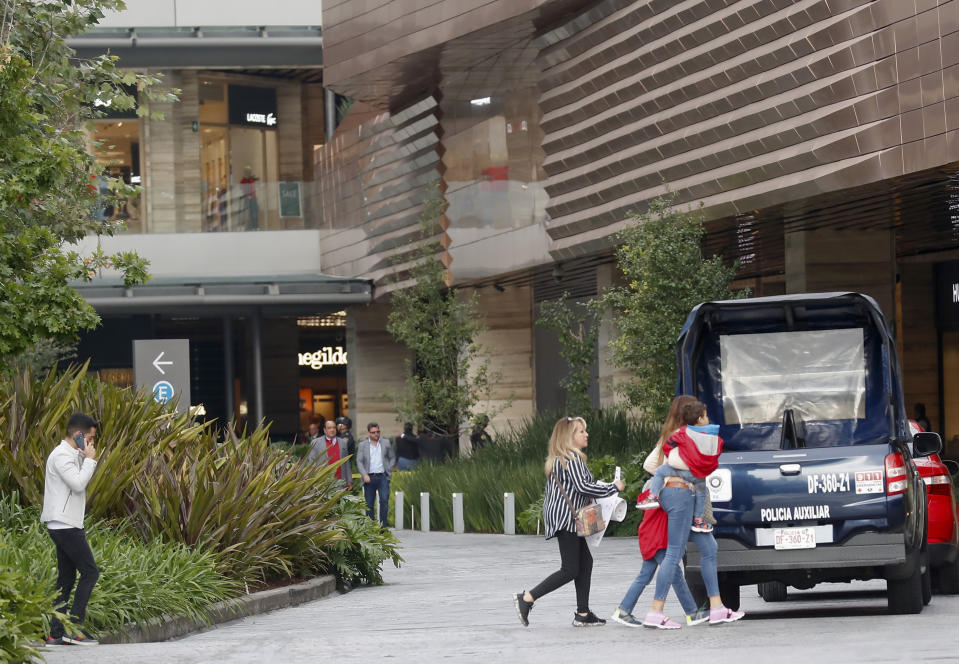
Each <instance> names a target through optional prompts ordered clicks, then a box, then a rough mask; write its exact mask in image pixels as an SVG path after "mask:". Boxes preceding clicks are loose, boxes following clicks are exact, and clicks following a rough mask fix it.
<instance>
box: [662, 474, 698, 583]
mask: <svg viewBox="0 0 959 664" xmlns="http://www.w3.org/2000/svg"><path fill="white" fill-rule="evenodd" d="M693 501H694V496H693V492H692V491H690V490H689V489H682V488H679V487H671V486H668V487H665V488H664V489H663V490H662V492H661V493H660V494H659V505H660V507H661V508H662V509H663V510H665V511H666V516H667V517H668V523H669V525H668V528H669V536H668V542H669V546H668V547H666V555H665V556H664V557H663V563H662V565H660V567H659V574H657V575H656V592H655V594H654V595H653V597H654V598H655V599H658V600H665V599H666V595H668V594H669V587H670V586H671V585H673V584H674V583H682V585H684V586H685V585H686V579H685V578H684V577H683V575H682V573H681V572H680V571H679V562H680V561H681V560H682V559H683V555H685V553H686V540H688V539H689V527H690V526H691V525H692V523H693ZM686 591H687V592H688V591H689V588H688V587H687V588H686Z"/></svg>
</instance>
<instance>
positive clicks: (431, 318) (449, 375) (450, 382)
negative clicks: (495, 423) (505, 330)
mask: <svg viewBox="0 0 959 664" xmlns="http://www.w3.org/2000/svg"><path fill="white" fill-rule="evenodd" d="M430 187H431V190H430V193H429V194H428V195H427V197H426V199H425V200H424V203H423V212H422V213H421V214H420V219H419V221H420V229H421V234H420V235H421V237H420V238H419V240H418V244H417V246H416V247H414V248H413V249H412V257H413V263H412V266H411V267H410V270H409V279H410V281H411V285H410V286H408V287H406V288H402V289H399V290H396V291H394V292H393V296H392V308H391V310H390V315H389V318H388V320H387V325H386V329H387V331H388V332H389V333H390V334H391V335H393V338H395V339H396V340H397V341H398V342H399V343H401V344H403V345H404V346H406V348H408V349H409V351H410V355H411V358H410V359H409V360H407V370H408V372H409V376H408V378H407V382H406V389H405V390H404V392H403V393H402V394H398V395H393V397H394V402H395V403H396V408H397V411H398V412H399V415H400V417H401V418H403V419H404V420H405V421H407V422H413V423H416V424H417V425H418V426H419V428H420V429H421V430H425V431H428V432H429V433H431V434H432V435H435V436H439V437H443V438H457V437H458V436H459V431H460V427H461V426H463V425H465V424H466V423H467V422H469V421H470V420H471V419H473V417H474V415H476V414H477V413H476V407H477V405H479V403H480V402H481V401H483V400H486V399H488V397H489V393H490V389H491V387H492V385H493V383H494V382H495V381H496V380H497V376H496V375H495V374H494V373H493V372H492V371H491V370H490V365H489V360H488V359H487V358H486V357H484V352H483V348H482V347H481V346H480V345H479V344H478V343H477V342H476V338H477V336H478V335H479V334H480V333H482V332H483V331H485V330H486V328H485V326H484V325H483V323H482V319H481V317H480V314H479V311H478V303H477V297H476V293H473V294H472V295H471V296H470V297H468V298H461V297H459V295H458V293H457V291H456V290H455V289H453V288H450V287H449V286H448V285H447V283H446V276H447V273H446V267H445V266H444V265H443V262H442V261H441V260H440V258H439V245H438V244H437V243H436V242H434V241H432V238H434V237H435V235H436V228H437V221H438V220H439V219H440V217H442V215H443V211H444V208H445V204H446V203H445V200H444V199H443V196H442V194H441V193H440V191H439V188H438V186H437V185H436V184H433V185H430ZM484 412H485V413H487V414H488V415H491V413H490V410H489V409H485V410H484Z"/></svg>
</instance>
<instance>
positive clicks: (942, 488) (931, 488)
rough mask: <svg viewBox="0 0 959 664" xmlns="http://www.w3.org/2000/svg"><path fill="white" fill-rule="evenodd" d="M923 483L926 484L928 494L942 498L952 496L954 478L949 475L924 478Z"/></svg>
mask: <svg viewBox="0 0 959 664" xmlns="http://www.w3.org/2000/svg"><path fill="white" fill-rule="evenodd" d="M922 481H923V482H925V484H926V492H927V493H930V494H932V495H940V496H949V495H952V478H951V477H949V476H948V475H931V476H929V477H923V478H922Z"/></svg>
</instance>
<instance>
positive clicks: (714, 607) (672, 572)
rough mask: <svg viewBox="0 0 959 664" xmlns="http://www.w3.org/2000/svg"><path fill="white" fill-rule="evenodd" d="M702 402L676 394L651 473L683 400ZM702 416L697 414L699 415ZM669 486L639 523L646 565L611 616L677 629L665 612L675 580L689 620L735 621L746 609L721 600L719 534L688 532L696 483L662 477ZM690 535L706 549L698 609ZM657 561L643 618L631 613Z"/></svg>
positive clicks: (662, 458)
mask: <svg viewBox="0 0 959 664" xmlns="http://www.w3.org/2000/svg"><path fill="white" fill-rule="evenodd" d="M694 403H698V401H697V400H696V399H695V398H694V397H691V396H686V395H682V396H678V397H676V398H675V399H674V400H673V403H672V404H671V405H670V409H669V414H668V415H667V417H666V422H665V423H664V425H663V429H662V433H661V434H660V437H659V440H658V441H657V443H656V445H655V446H654V447H653V450H652V451H651V452H650V454H649V456H648V457H647V458H646V461H645V462H644V463H643V467H644V468H645V469H646V471H647V472H649V473H650V474H655V473H656V472H657V470H658V469H659V467H660V466H662V465H663V463H664V461H665V459H666V455H665V454H664V444H665V443H666V442H667V440H668V439H669V438H670V437H671V436H672V435H673V434H674V432H676V431H677V429H679V427H680V426H681V425H682V423H683V420H682V412H683V409H684V407H685V406H687V405H689V404H694ZM697 419H698V418H697ZM664 479H665V481H664V485H665V488H663V489H662V493H661V495H662V498H663V500H662V502H661V509H653V510H650V511H648V512H647V513H646V515H645V517H644V518H643V522H642V523H641V524H640V527H639V542H640V551H641V553H642V555H643V558H644V562H643V567H642V569H641V570H640V572H639V575H638V576H637V577H636V579H635V580H634V581H633V583H632V585H630V587H629V589H628V590H627V591H626V595H625V596H624V597H623V600H622V601H621V602H620V604H619V607H617V609H616V611H615V612H614V613H613V616H612V619H613V620H615V621H616V622H619V623H622V624H624V625H628V626H630V627H638V626H640V625H644V626H647V627H656V628H658V629H678V628H679V627H680V625H679V623H677V622H675V621H673V620H671V619H670V618H668V617H666V616H665V615H664V614H663V607H664V605H665V600H666V595H667V594H668V592H669V587H670V585H672V587H673V589H674V590H675V591H676V597H677V599H678V600H679V602H680V604H681V605H682V607H683V610H684V611H685V612H686V624H687V625H690V626H692V625H698V624H701V623H703V622H706V621H707V620H708V621H709V623H710V624H719V623H724V622H733V621H735V620H739V619H740V618H742V617H743V616H744V615H745V613H744V612H742V611H732V610H731V609H728V608H726V607H725V606H723V603H722V599H721V598H720V595H719V582H718V579H717V573H716V550H717V547H716V540H715V538H714V537H713V535H712V533H711V532H700V531H693V532H692V533H691V532H690V525H691V522H692V511H693V505H694V494H693V490H692V487H690V486H689V485H688V483H687V482H686V481H685V480H683V479H682V478H680V477H678V476H676V475H672V476H669V477H666V478H664ZM690 537H691V538H692V539H693V541H694V542H695V543H696V546H697V547H698V548H699V550H700V553H701V554H702V575H703V582H704V584H705V586H706V592H707V593H708V595H709V607H710V609H709V611H708V612H706V611H704V610H700V609H698V608H697V606H696V602H695V600H694V599H693V597H692V594H691V593H690V591H689V587H688V586H687V585H686V580H685V578H684V577H683V575H682V573H681V572H680V571H679V560H680V559H682V557H683V554H684V553H685V550H686V540H687V539H688V538H690ZM657 567H661V569H660V573H659V576H658V577H657V580H656V592H655V594H654V600H653V604H652V607H651V608H650V611H649V612H648V613H647V614H646V617H645V618H644V619H643V621H642V622H640V621H639V620H637V619H636V618H635V617H633V615H632V611H633V608H634V607H635V606H636V602H637V600H638V599H639V596H640V595H641V594H642V592H643V590H644V589H645V588H646V586H647V585H648V584H649V582H650V580H651V579H652V577H653V574H654V573H655V571H656V568H657Z"/></svg>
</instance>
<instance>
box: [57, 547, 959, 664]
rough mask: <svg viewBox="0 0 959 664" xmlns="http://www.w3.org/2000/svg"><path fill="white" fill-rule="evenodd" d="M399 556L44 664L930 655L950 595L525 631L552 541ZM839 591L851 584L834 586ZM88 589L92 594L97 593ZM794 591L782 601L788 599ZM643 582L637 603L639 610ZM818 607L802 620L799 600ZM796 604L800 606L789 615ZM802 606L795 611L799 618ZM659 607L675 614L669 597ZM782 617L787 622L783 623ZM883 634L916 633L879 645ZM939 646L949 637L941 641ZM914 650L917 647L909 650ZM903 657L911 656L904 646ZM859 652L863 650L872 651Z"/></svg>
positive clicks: (602, 595) (564, 597)
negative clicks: (256, 609)
mask: <svg viewBox="0 0 959 664" xmlns="http://www.w3.org/2000/svg"><path fill="white" fill-rule="evenodd" d="M400 538H401V540H402V542H403V546H404V556H405V558H406V560H407V562H406V563H405V564H404V565H403V566H402V567H401V568H400V569H393V568H392V567H390V568H389V569H387V570H386V573H385V578H386V581H387V583H386V585H384V586H379V587H363V588H358V589H356V590H354V591H352V592H350V593H347V594H345V595H332V596H330V597H327V598H324V599H321V600H317V601H315V602H311V603H309V604H304V605H301V606H299V607H294V608H290V609H284V610H281V611H275V612H273V613H270V614H265V615H260V616H253V617H250V618H244V619H242V620H238V621H236V622H233V623H230V624H227V625H221V626H219V627H217V628H214V629H211V630H208V631H206V632H202V633H199V634H194V635H192V636H189V637H185V638H183V639H180V640H177V641H169V642H165V643H152V644H131V645H103V646H98V647H96V648H80V647H62V648H56V649H48V651H47V652H48V653H49V654H48V655H47V661H48V662H51V663H56V662H65V663H66V662H69V663H70V664H82V663H83V662H90V663H94V662H96V663H97V664H108V663H117V664H131V663H132V662H137V663H140V662H157V663H159V662H163V663H167V662H177V663H194V662H196V663H199V662H204V663H205V662H219V663H223V664H226V663H233V662H237V663H244V662H250V663H255V664H269V663H272V662H276V663H280V662H283V663H287V662H334V661H347V662H377V661H381V660H389V661H391V662H434V661H440V660H443V661H451V662H483V663H484V664H494V663H498V662H501V661H509V662H531V663H537V662H542V663H547V662H548V663H549V664H557V663H559V662H600V661H603V662H609V661H629V662H636V661H640V662H641V661H643V660H644V659H645V660H648V661H654V660H658V661H662V659H663V657H664V656H665V657H667V659H669V660H671V659H673V658H678V657H679V656H680V655H679V653H680V651H681V650H685V649H689V653H690V654H692V655H694V656H695V657H696V658H697V659H701V661H703V662H707V661H708V662H736V663H737V664H742V663H743V662H749V661H756V662H759V661H776V662H777V663H782V662H796V663H799V662H803V663H808V662H810V661H815V662H817V664H820V663H821V662H838V661H844V662H848V661H867V660H868V661H870V662H884V661H890V662H898V661H903V660H904V658H906V659H920V660H921V659H929V660H933V659H940V658H941V657H942V656H943V655H944V654H945V653H948V654H949V655H950V656H955V653H954V652H953V649H952V647H949V648H948V649H947V650H946V651H945V652H944V653H940V654H936V653H937V651H936V648H937V644H941V643H942V639H941V638H939V639H937V638H935V637H930V636H929V633H930V632H929V630H931V633H932V634H936V633H938V634H939V636H940V637H944V636H946V635H948V634H949V633H951V630H952V629H953V626H954V623H955V620H956V619H957V615H959V598H940V597H937V598H936V599H935V600H934V602H933V605H932V606H930V607H927V609H926V611H924V612H923V614H922V615H920V616H887V615H885V597H884V594H882V593H879V592H876V591H877V590H882V588H883V587H884V583H883V582H873V583H872V584H859V585H857V586H856V588H860V589H865V590H864V592H859V593H855V592H854V593H852V594H851V595H850V594H849V593H846V594H845V595H844V594H842V593H839V594H834V595H835V596H834V597H832V596H829V595H826V596H825V599H823V598H822V597H818V598H817V601H816V602H815V603H810V602H801V601H800V602H787V603H786V604H785V605H783V604H777V605H771V604H764V603H763V602H762V600H761V599H759V598H758V597H757V596H756V592H755V587H752V588H743V608H744V609H746V610H747V611H749V612H750V616H749V618H747V620H743V621H740V622H738V623H734V624H730V625H722V626H717V627H709V626H706V625H704V626H701V627H694V628H684V629H681V630H676V631H673V632H661V631H656V630H650V629H643V628H633V629H630V628H626V627H623V626H621V625H617V624H614V623H609V624H607V625H606V626H605V627H600V628H590V629H580V628H574V627H572V626H571V625H570V621H571V620H572V615H573V609H574V607H575V601H574V600H575V598H574V591H573V586H572V584H569V585H568V586H566V587H564V588H561V589H560V590H558V591H556V592H555V593H553V594H552V595H549V596H547V597H544V598H543V599H542V600H540V601H539V602H538V603H537V605H536V607H535V609H534V610H533V612H532V614H531V625H530V627H529V628H528V629H527V628H523V627H522V626H521V625H520V623H519V621H518V619H517V618H516V614H515V612H514V610H513V606H512V602H511V599H510V595H511V593H513V592H517V591H519V590H522V589H524V588H528V587H531V586H533V585H535V584H536V583H537V582H539V581H540V580H541V579H542V578H543V577H544V576H546V575H547V574H548V573H550V572H552V571H553V570H554V569H556V568H557V567H558V566H559V564H558V558H559V556H558V552H557V550H556V544H555V543H554V542H552V541H551V542H546V541H544V540H543V539H542V538H541V537H523V536H514V537H507V536H501V535H452V534H449V533H429V534H423V533H418V532H410V531H405V532H402V533H401V534H400ZM594 557H595V566H594V572H593V592H592V608H593V609H594V611H595V612H596V613H597V614H599V615H600V616H602V617H607V616H608V615H609V614H610V613H611V612H612V610H613V609H614V608H615V607H616V605H617V603H618V601H619V599H620V598H621V597H622V595H623V593H624V592H625V590H626V587H627V586H628V584H629V582H630V581H631V580H632V578H633V576H634V575H635V573H636V572H637V571H638V567H639V563H638V560H639V556H638V549H637V546H636V540H635V539H634V538H616V539H607V540H605V541H604V542H603V544H602V546H601V547H600V548H599V549H598V550H595V551H594ZM842 587H843V588H848V587H849V586H842ZM94 592H96V591H95V590H94ZM791 596H792V595H791ZM651 598H652V591H651V589H649V590H647V592H646V593H644V595H643V597H641V598H640V603H639V605H638V606H637V611H636V612H637V613H638V614H642V612H643V611H644V610H645V608H646V607H647V606H648V602H649V601H650V600H651ZM810 605H811V606H815V607H816V612H814V613H813V614H812V615H807V614H808V612H809V611H808V606H810ZM797 611H798V613H797ZM804 611H805V613H803V612H804ZM667 612H668V613H670V614H671V615H673V616H675V617H677V618H681V611H680V609H679V606H678V604H677V603H676V602H675V601H674V600H673V599H672V598H670V600H669V601H668V602H667ZM782 618H789V619H790V620H789V622H788V623H787V622H786V621H784V620H782ZM890 630H892V632H894V633H895V635H896V638H897V639H900V640H901V639H910V640H914V641H915V642H916V643H917V644H918V646H921V647H922V649H923V650H922V651H920V650H917V649H914V648H911V647H910V646H909V644H904V643H903V642H901V641H900V643H898V644H896V645H894V646H892V647H889V648H887V647H885V646H883V645H881V644H882V643H883V642H884V641H885V640H886V639H887V638H888V637H889V636H890ZM946 640H949V639H946ZM918 646H917V647H918ZM910 652H911V653H912V654H911V655H909V656H908V657H907V653H910ZM866 653H869V654H868V656H867V655H866ZM504 655H508V656H509V659H508V660H505V659H504Z"/></svg>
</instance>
